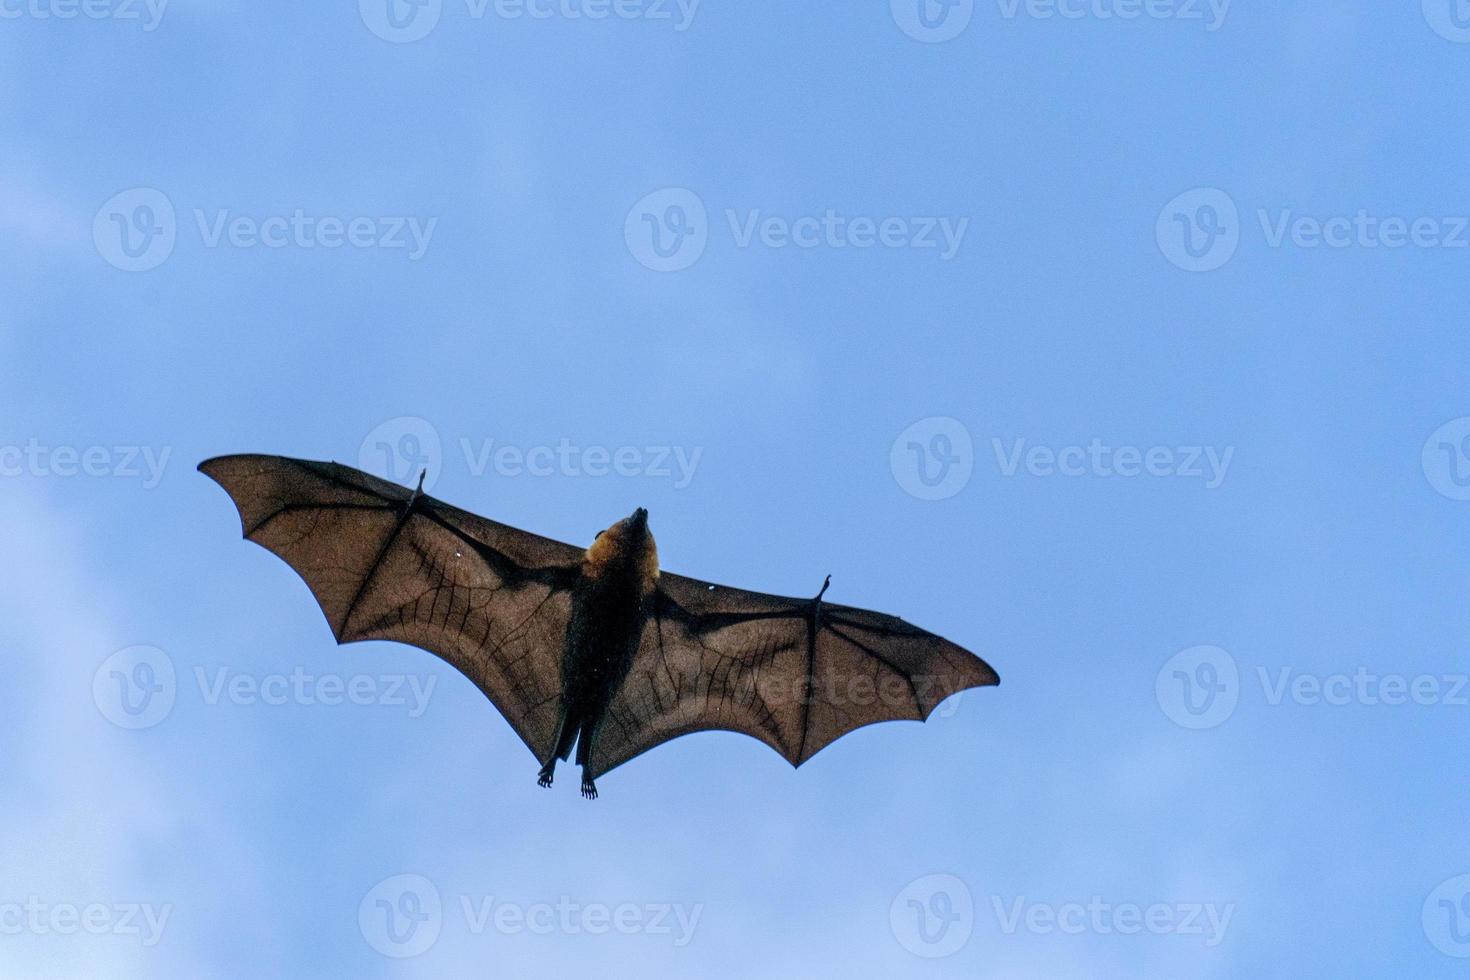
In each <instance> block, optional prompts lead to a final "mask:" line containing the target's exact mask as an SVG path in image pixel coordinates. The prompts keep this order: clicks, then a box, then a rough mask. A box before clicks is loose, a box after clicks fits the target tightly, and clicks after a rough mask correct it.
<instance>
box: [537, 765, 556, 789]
mask: <svg viewBox="0 0 1470 980" xmlns="http://www.w3.org/2000/svg"><path fill="white" fill-rule="evenodd" d="M552 772H553V770H552V769H551V768H550V767H547V768H544V769H542V770H541V771H540V772H539V773H537V774H536V785H537V786H543V787H545V786H550V785H551V774H552Z"/></svg>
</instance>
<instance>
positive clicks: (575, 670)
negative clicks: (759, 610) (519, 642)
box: [536, 507, 658, 800]
mask: <svg viewBox="0 0 1470 980" xmlns="http://www.w3.org/2000/svg"><path fill="white" fill-rule="evenodd" d="M578 573H579V574H578V577H577V584H576V585H574V586H572V615H571V620H570V622H569V623H568V624H567V637H566V643H565V645H564V647H563V652H562V665H561V699H562V704H561V713H560V719H559V721H558V722H557V736H556V751H555V752H554V754H553V755H552V757H551V758H550V759H548V760H547V762H546V764H545V765H544V766H542V767H541V772H540V775H539V776H538V777H537V780H536V781H537V782H538V783H540V784H541V785H542V786H550V785H551V777H552V774H553V772H555V770H556V760H557V759H563V760H564V759H566V757H567V756H568V755H570V754H571V750H572V743H573V742H574V741H575V742H576V744H577V765H579V766H581V767H582V773H583V776H582V795H583V796H585V797H587V798H588V799H594V800H595V799H596V798H597V786H596V785H595V784H594V783H593V782H592V779H591V778H590V777H589V776H587V765H588V760H589V758H590V756H591V752H592V745H593V744H594V743H595V741H596V739H597V731H598V729H599V728H600V727H601V725H602V720H603V718H604V716H605V715H606V714H607V709H608V706H609V705H610V704H611V703H612V699H613V696H614V695H615V694H616V693H617V692H618V689H619V688H620V687H622V684H623V681H624V680H625V679H626V678H627V676H628V671H629V670H630V669H631V668H632V666H633V659H634V657H635V655H636V654H637V653H638V644H639V642H640V641H641V640H642V638H643V629H644V625H645V624H646V623H647V621H648V614H649V611H650V610H652V608H653V605H654V601H655V596H656V595H657V592H658V545H657V544H656V543H655V542H654V540H653V532H652V531H650V530H649V529H648V511H646V510H644V509H643V508H642V507H639V508H638V509H637V510H636V511H634V512H633V514H632V516H630V517H627V518H625V519H624V520H621V521H618V522H617V523H616V524H614V525H613V526H612V527H610V528H608V529H607V530H606V531H603V532H602V533H601V534H599V535H598V536H597V540H596V541H594V542H592V546H591V547H589V548H588V549H587V553H586V554H585V555H584V556H583V557H582V562H581V567H580V568H579V570H578Z"/></svg>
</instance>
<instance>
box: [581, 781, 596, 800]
mask: <svg viewBox="0 0 1470 980" xmlns="http://www.w3.org/2000/svg"><path fill="white" fill-rule="evenodd" d="M582 796H583V798H585V799H589V800H595V799H597V787H596V786H595V785H594V784H593V782H592V780H590V779H583V780H582Z"/></svg>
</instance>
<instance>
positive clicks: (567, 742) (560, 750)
mask: <svg viewBox="0 0 1470 980" xmlns="http://www.w3.org/2000/svg"><path fill="white" fill-rule="evenodd" d="M576 734H577V726H576V725H575V724H572V725H568V724H567V709H566V707H565V706H563V707H562V709H561V718H560V719H559V720H558V721H557V723H556V748H554V749H552V751H551V758H550V759H547V760H546V765H544V766H542V767H541V771H540V772H539V773H537V774H536V785H537V786H550V785H551V780H552V777H553V776H555V775H556V760H557V759H565V758H566V757H567V756H569V755H571V754H572V739H573V738H575V737H576Z"/></svg>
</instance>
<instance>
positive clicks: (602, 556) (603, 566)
mask: <svg viewBox="0 0 1470 980" xmlns="http://www.w3.org/2000/svg"><path fill="white" fill-rule="evenodd" d="M629 537H630V536H629V534H628V523H627V521H625V520H624V521H618V522H617V523H616V524H614V525H613V526H612V527H610V528H608V529H607V530H606V531H603V532H602V533H601V534H599V535H598V536H597V540H596V541H594V542H592V545H591V547H589V548H588V549H587V553H586V554H585V555H584V556H583V558H582V572H583V574H585V575H587V576H589V577H591V578H599V577H601V576H602V573H603V572H604V571H606V570H607V568H608V567H609V566H610V565H612V564H614V563H615V562H616V561H617V560H618V559H620V558H623V557H629V558H633V559H634V560H635V561H636V562H637V565H638V576H639V579H640V581H641V583H642V585H643V587H644V589H646V590H648V591H652V589H653V587H654V586H655V585H656V584H658V544H657V543H656V542H655V541H654V540H653V532H651V531H648V532H645V534H644V537H643V546H642V547H641V548H640V549H639V553H638V554H637V555H630V554H628V552H629V550H630V549H631V548H633V547H636V546H635V545H633V544H632V543H631V541H630V540H629Z"/></svg>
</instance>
